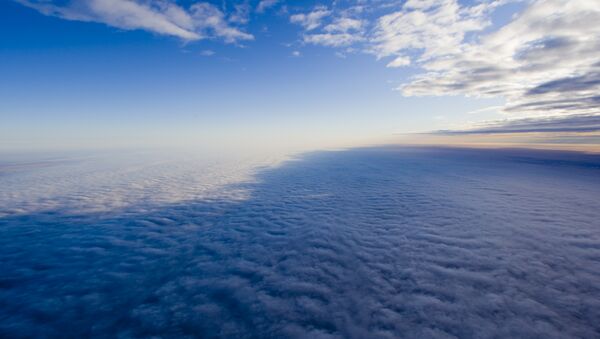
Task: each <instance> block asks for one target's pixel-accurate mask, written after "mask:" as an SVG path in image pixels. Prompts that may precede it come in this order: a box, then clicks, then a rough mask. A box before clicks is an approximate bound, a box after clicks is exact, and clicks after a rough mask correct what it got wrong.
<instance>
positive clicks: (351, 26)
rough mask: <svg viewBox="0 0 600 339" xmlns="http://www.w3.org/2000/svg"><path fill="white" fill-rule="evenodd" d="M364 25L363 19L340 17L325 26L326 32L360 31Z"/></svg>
mask: <svg viewBox="0 0 600 339" xmlns="http://www.w3.org/2000/svg"><path fill="white" fill-rule="evenodd" d="M362 27H363V21H362V20H358V19H352V18H338V19H336V20H335V21H334V22H333V23H331V24H329V25H327V26H325V28H324V30H325V31H326V32H331V33H335V32H341V33H346V32H350V31H360V30H361V29H362Z"/></svg>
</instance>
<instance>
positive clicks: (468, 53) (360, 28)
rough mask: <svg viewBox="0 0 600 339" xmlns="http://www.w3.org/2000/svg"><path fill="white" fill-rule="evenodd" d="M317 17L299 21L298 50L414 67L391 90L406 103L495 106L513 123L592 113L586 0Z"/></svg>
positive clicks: (593, 41) (597, 66)
mask: <svg viewBox="0 0 600 339" xmlns="http://www.w3.org/2000/svg"><path fill="white" fill-rule="evenodd" d="M509 2H520V4H518V6H515V8H520V9H519V10H518V12H517V13H516V14H515V15H514V16H513V17H510V18H508V19H509V20H508V21H507V22H506V23H502V24H498V23H496V24H493V23H492V18H494V14H495V13H496V10H497V9H498V8H500V7H502V6H504V5H506V4H507V3H509ZM321 10H322V11H325V12H323V13H322V14H323V15H319V16H317V17H315V20H313V21H310V20H308V18H309V14H297V21H298V22H302V23H304V27H305V32H304V34H303V35H302V40H303V42H305V43H310V44H318V45H323V46H330V47H337V48H344V49H346V48H348V47H352V49H353V50H354V51H363V52H366V53H370V54H373V55H374V56H375V57H376V58H377V59H388V61H387V63H386V65H387V67H408V66H411V67H414V68H416V69H417V70H418V71H420V73H417V75H415V76H414V77H412V78H410V79H408V80H407V81H405V82H404V83H403V84H402V85H401V86H399V87H398V90H399V91H400V92H401V93H402V94H403V95H405V96H447V95H465V96H470V97H496V98H502V99H504V100H505V105H504V107H503V108H502V109H501V110H500V111H501V112H502V113H505V114H508V115H512V116H520V117H531V116H556V115H562V116H564V115H569V114H593V113H598V112H599V111H600V96H599V95H598V94H597V93H600V25H596V24H595V23H596V22H600V7H599V6H596V5H595V4H593V3H592V2H591V1H588V0H572V1H571V0H534V1H519V0H495V1H483V2H476V3H474V4H469V3H467V4H461V3H459V2H458V1H457V0H441V1H432V0H410V1H407V2H405V3H404V4H399V3H398V2H388V1H378V2H375V3H372V4H371V5H370V6H369V7H364V6H350V7H347V8H339V7H333V8H332V9H331V10H325V9H321ZM502 15H503V16H506V14H502ZM496 19H497V18H496Z"/></svg>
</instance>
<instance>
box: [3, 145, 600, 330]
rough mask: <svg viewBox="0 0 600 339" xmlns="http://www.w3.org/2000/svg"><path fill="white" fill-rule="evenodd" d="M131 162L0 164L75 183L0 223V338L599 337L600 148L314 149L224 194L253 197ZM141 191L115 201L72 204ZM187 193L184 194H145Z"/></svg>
mask: <svg viewBox="0 0 600 339" xmlns="http://www.w3.org/2000/svg"><path fill="white" fill-rule="evenodd" d="M133 158H135V159H138V160H139V158H138V157H133ZM126 159H127V160H126V161H127V164H126V166H124V167H119V166H112V165H111V166H109V167H108V168H107V167H106V165H103V163H102V162H101V163H98V162H92V163H90V161H89V160H88V161H86V162H87V165H86V166H84V167H83V169H80V170H78V171H80V172H81V173H82V177H83V178H85V177H88V176H97V175H101V176H103V177H105V178H107V180H105V181H103V182H102V183H101V184H99V185H97V186H91V187H88V190H85V189H83V190H80V189H78V188H77V186H78V185H79V183H80V182H81V180H79V179H80V177H78V176H75V177H73V176H72V174H73V169H72V167H73V166H75V167H76V168H79V166H80V165H78V164H71V165H66V164H60V165H58V164H56V165H55V167H44V168H42V169H40V168H39V167H32V168H30V169H29V170H19V171H13V172H10V173H5V174H2V175H0V184H1V185H2V187H3V188H6V189H7V190H8V191H10V192H18V190H15V189H16V188H19V187H22V186H23V185H25V184H26V183H30V184H29V185H27V187H30V188H31V189H34V190H35V189H39V190H42V191H45V190H47V189H48V187H47V186H44V185H40V186H38V185H33V184H31V183H32V182H35V183H38V182H39V183H46V185H50V186H51V185H52V183H57V184H60V185H59V186H61V187H63V188H68V187H69V186H75V187H76V188H77V189H62V190H60V192H57V194H54V195H52V200H54V202H55V204H56V205H55V207H54V208H41V209H30V210H27V211H24V212H18V211H9V213H8V214H3V215H2V216H0V262H1V263H2V270H1V271H0V337H11V338H14V337H77V338H82V337H128V338H137V337H221V338H264V337H292V338H397V337H407V338H453V337H460V338H489V337H511V338H515V337H518V338H539V337H543V338H565V337H581V338H593V337H597V336H598V335H599V334H600V324H599V323H598V321H597V319H599V318H600V284H599V283H598V282H599V281H600V264H599V262H600V233H599V232H598V222H597V221H598V220H600V210H599V209H598V208H597V196H598V191H599V190H600V179H599V178H600V175H599V173H598V172H599V171H600V159H598V157H597V156H595V157H594V156H586V155H581V154H574V153H556V152H531V151H495V152H490V151H489V150H487V151H479V150H452V149H401V148H392V147H390V148H373V149H356V150H349V151H340V152H321V153H314V154H309V155H306V156H304V157H302V158H300V159H297V161H291V162H289V163H287V164H285V165H283V166H280V167H277V168H271V169H265V170H263V171H262V172H261V173H260V174H258V176H257V177H256V178H255V179H256V180H254V181H253V182H249V183H234V184H231V187H229V188H227V189H226V191H229V190H233V191H237V190H244V191H247V192H248V193H249V195H248V196H247V197H246V198H245V199H230V198H228V197H227V196H221V195H212V196H211V195H208V196H207V195H205V194H203V193H202V192H204V190H203V187H204V186H205V185H208V186H212V185H214V183H215V182H217V181H218V180H215V178H214V177H211V176H209V177H204V179H202V178H200V179H202V180H200V179H199V178H198V177H197V175H201V174H202V173H206V172H211V168H213V165H211V164H205V165H203V166H202V165H198V166H196V167H195V171H191V169H193V166H192V167H190V168H188V166H187V165H185V164H186V162H183V163H177V162H175V163H172V162H166V163H154V164H153V165H152V166H150V167H148V166H145V164H144V163H143V162H142V163H140V164H139V165H138V166H132V164H131V163H130V161H131V160H132V157H129V158H126ZM138 160H136V161H138ZM182 166H183V169H190V171H187V170H183V171H182ZM231 166H232V168H231V171H230V173H235V172H236V166H239V165H238V164H236V163H235V162H234V163H232V164H231ZM52 168H54V170H51V169H52ZM61 173H62V176H63V178H62V179H61V180H55V181H52V180H50V181H49V180H44V178H47V177H48V176H52V175H57V176H58V177H60V174H61ZM149 174H150V175H149ZM180 174H184V175H180ZM35 178H37V181H36V180H35ZM165 181H166V184H164V185H162V184H161V183H163V182H165ZM169 182H170V183H171V185H169ZM65 183H66V184H65ZM156 183H158V185H155V184H156ZM186 183H187V185H186ZM19 185H21V186H19ZM139 186H142V187H144V186H145V187H148V189H149V191H148V193H149V194H148V195H147V196H138V197H137V199H128V201H129V202H130V203H131V204H130V205H129V206H128V207H125V208H119V209H114V210H108V211H103V212H81V211H78V210H71V209H66V208H64V207H65V206H68V205H70V204H71V203H73V202H75V203H76V202H81V201H85V202H88V203H90V204H93V203H94V202H95V203H97V204H101V205H102V204H104V201H103V200H102V199H99V197H102V196H103V195H105V194H110V193H111V192H112V193H113V194H114V193H118V194H119V195H121V194H122V195H123V197H127V198H131V196H127V194H128V190H127V189H128V188H133V189H136V188H137V187H139ZM182 186H184V187H185V191H184V192H189V193H190V195H189V196H188V197H192V198H191V199H186V200H179V201H177V202H171V203H166V202H165V203H162V204H161V203H158V204H156V201H151V200H148V199H147V198H148V197H153V196H157V195H162V194H163V193H164V192H162V189H163V188H167V189H168V188H169V187H172V188H173V190H174V191H175V192H173V193H174V194H179V193H180V192H179V190H180V189H181V187H182ZM196 189H197V190H199V192H200V193H202V194H199V195H197V197H196V198H193V196H194V190H196ZM1 192H2V193H3V194H7V195H8V194H9V193H4V192H5V190H2V191H1ZM61 192H62V194H61ZM103 192H104V193H103ZM99 193H100V194H99ZM30 203H32V204H36V203H39V202H36V201H31V202H30ZM0 206H5V205H0ZM44 206H45V207H48V206H47V205H44ZM2 208H4V207H2Z"/></svg>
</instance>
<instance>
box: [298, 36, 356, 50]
mask: <svg viewBox="0 0 600 339" xmlns="http://www.w3.org/2000/svg"><path fill="white" fill-rule="evenodd" d="M303 39H304V42H305V43H310V44H314V45H322V46H329V47H342V46H348V45H350V44H352V43H355V42H357V41H360V40H361V37H360V36H357V35H355V34H349V33H336V34H332V33H322V34H306V35H304V38H303Z"/></svg>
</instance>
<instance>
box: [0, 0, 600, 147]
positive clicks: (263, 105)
mask: <svg viewBox="0 0 600 339" xmlns="http://www.w3.org/2000/svg"><path fill="white" fill-rule="evenodd" d="M563 5H564V4H561V2H560V1H551V2H549V3H546V4H541V3H537V2H518V1H491V2H455V1H449V0H448V1H446V0H445V1H436V2H430V1H409V2H407V3H404V2H398V1H383V0H382V1H349V0H348V1H337V2H312V1H311V2H308V1H307V2H301V4H300V3H298V2H285V1H212V2H202V1H158V0H145V1H142V0H135V1H134V0H86V1H73V2H71V1H41V0H19V1H3V2H2V3H0V25H1V29H0V74H2V78H1V79H0V114H1V116H2V124H1V125H0V132H1V135H2V137H0V138H1V139H0V141H1V142H2V144H3V146H2V148H3V149H8V150H10V149H22V148H25V149H29V148H33V149H35V148H40V147H42V148H43V147H55V148H62V147H74V146H76V147H88V146H90V147H104V146H110V147H112V146H118V147H120V146H139V145H161V144H162V145H170V144H228V143H230V144H231V145H232V146H234V145H236V144H248V143H254V142H257V143H262V144H272V143H274V142H275V143H283V144H286V143H289V144H290V145H295V146H308V147H320V146H323V147H325V146H332V145H333V146H343V145H354V144H361V143H377V142H394V141H396V139H397V138H398V133H413V132H428V131H436V130H464V129H469V130H470V129H472V128H478V126H479V125H481V124H484V125H485V126H488V125H489V124H498V121H500V123H503V121H506V120H510V121H512V120H515V119H521V118H527V119H531V118H532V117H535V118H543V119H557V118H560V119H563V118H565V117H567V118H568V117H569V116H570V115H578V116H579V115H582V114H583V115H590V114H592V115H593V114H595V113H597V109H598V106H599V104H598V102H600V100H597V98H596V97H594V95H592V94H590V93H593V91H594V90H595V89H596V87H597V85H598V83H600V81H596V79H598V74H597V68H598V65H597V64H595V62H597V61H600V60H597V59H598V58H597V56H596V57H594V53H593V52H596V51H597V48H598V47H597V46H600V43H598V40H599V39H598V29H596V28H589V27H588V28H586V27H579V26H576V25H574V24H573V23H574V22H576V21H574V20H573V19H574V18H582V20H583V21H585V20H590V22H591V20H593V19H594V18H596V17H600V14H599V12H598V10H597V9H594V8H593V7H590V6H588V4H587V2H586V1H574V2H571V5H569V6H567V7H565V8H567V10H564V11H563V12H562V14H560V16H561V17H559V18H558V19H556V20H555V21H556V22H551V20H550V22H549V21H548V19H543V18H541V17H540V15H538V14H540V13H542V14H543V13H548V12H549V11H550V12H551V11H555V12H556V11H557V9H558V8H561V6H563ZM553 6H554V7H553ZM563 7H564V6H563ZM544 11H545V12H544ZM519 20H520V21H519ZM536 20H537V21H536ZM561 23H562V25H563V26H566V27H568V28H571V29H570V30H569V31H566V33H561V34H560V36H559V35H558V34H557V33H556V31H552V29H554V30H558V29H561V28H562V29H563V32H565V30H564V27H561V26H560V24H561ZM534 24H537V25H536V27H541V28H539V31H538V32H529V33H528V34H529V36H524V35H523V34H521V35H519V32H520V31H519V30H520V29H523V27H528V25H531V26H532V25H534ZM543 24H545V25H546V26H548V27H545V26H543ZM557 25H558V27H557V28H556V27H555V28H552V27H554V26H557ZM550 26H551V27H550ZM588 26H590V25H588ZM592 26H593V25H592ZM503 29H504V30H503ZM511 34H512V35H511ZM515 36H521V37H522V39H521V40H519V41H516V43H515V46H512V47H510V48H508V47H507V48H505V49H507V50H506V51H500V52H498V51H496V50H494V48H496V47H495V46H493V44H494V43H495V44H496V46H497V45H498V44H500V45H502V46H508V45H509V44H505V43H504V42H507V41H513V42H515V39H514V37H515ZM590 40H592V42H593V43H592V44H590ZM584 42H585V43H584ZM578 43H580V44H579V45H578ZM580 45H581V46H580ZM489 46H492V47H489ZM582 46H583V47H582ZM585 46H587V48H585ZM590 46H591V47H590ZM563 47H564V48H569V50H570V51H572V53H571V54H573V55H571V56H570V59H569V60H566V61H567V62H565V66H564V67H554V69H551V70H548V69H545V68H543V67H542V70H541V71H527V72H521V71H519V72H515V69H517V68H518V69H519V70H522V69H527V67H529V66H531V67H530V68H532V67H533V66H536V65H534V63H533V62H532V61H530V59H528V57H529V54H531V58H532V59H531V60H533V58H534V57H535V60H545V59H544V58H546V59H548V63H552V62H554V61H553V59H552V57H553V55H555V54H560V53H562V50H561V48H563ZM502 53H504V54H502ZM536 53H537V54H536ZM486 54H489V55H499V56H504V57H505V58H504V59H499V60H501V61H502V62H506V67H504V68H501V67H498V68H497V69H491V68H490V67H489V66H490V65H487V64H485V63H484V62H483V61H482V60H485V55H486ZM540 55H542V56H543V57H544V58H541V57H540ZM595 55H597V53H595ZM594 58H596V59H594ZM509 59H510V60H509ZM507 60H508V61H507ZM488 61H489V62H491V61H493V60H486V62H488ZM511 62H512V63H514V64H515V65H511ZM528 63H529V64H528ZM493 65H498V63H493ZM537 66H539V65H537ZM511 67H512V68H511ZM538 68H539V67H538ZM532 69H533V68H532ZM482 70H483V71H482ZM479 71H482V72H483V73H481V72H480V73H481V76H480V75H479V74H480V73H478V72H479ZM486 77H489V79H491V80H489V79H487V78H486ZM578 77H579V78H578ZM581 77H584V78H583V79H584V80H585V81H582V80H581ZM553 81H554V82H556V81H563V83H567V87H568V88H569V89H568V94H569V98H574V99H570V100H571V101H573V102H569V103H568V104H569V105H570V106H569V107H570V108H569V110H568V111H567V110H565V109H562V108H561V107H558V106H559V105H558V104H555V105H553V106H552V105H550V104H548V102H557V101H560V100H562V99H563V97H561V96H560V94H561V93H560V91H559V92H557V91H554V88H555V87H556V86H554V87H552V89H553V91H551V93H549V92H548V91H545V92H543V93H541V94H540V93H538V92H539V90H538V92H535V91H533V92H532V90H534V89H536V88H546V87H535V86H537V85H545V84H550V85H552V84H553ZM522 83H529V84H530V85H531V86H530V88H522V87H523V86H521V85H520V84H522ZM581 83H585V84H587V85H586V86H587V87H586V86H584V87H583V88H582V87H581V86H580V85H579V87H576V86H571V87H569V86H570V85H572V84H574V85H577V84H581ZM590 84H591V85H590ZM563 87H564V86H563ZM573 88H576V89H577V93H575V92H574V89H573ZM561 90H564V88H563V89H561ZM565 92H567V91H565ZM531 93H535V95H531ZM556 93H558V94H556ZM574 94H576V95H574ZM549 98H550V99H549ZM561 102H562V101H561ZM540 103H544V104H540ZM561 105H562V104H561ZM551 106H552V107H551ZM555 106H556V107H555ZM557 107H558V108H557ZM528 121H530V120H528ZM478 124H479V125H478ZM234 147H235V146H234Z"/></svg>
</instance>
